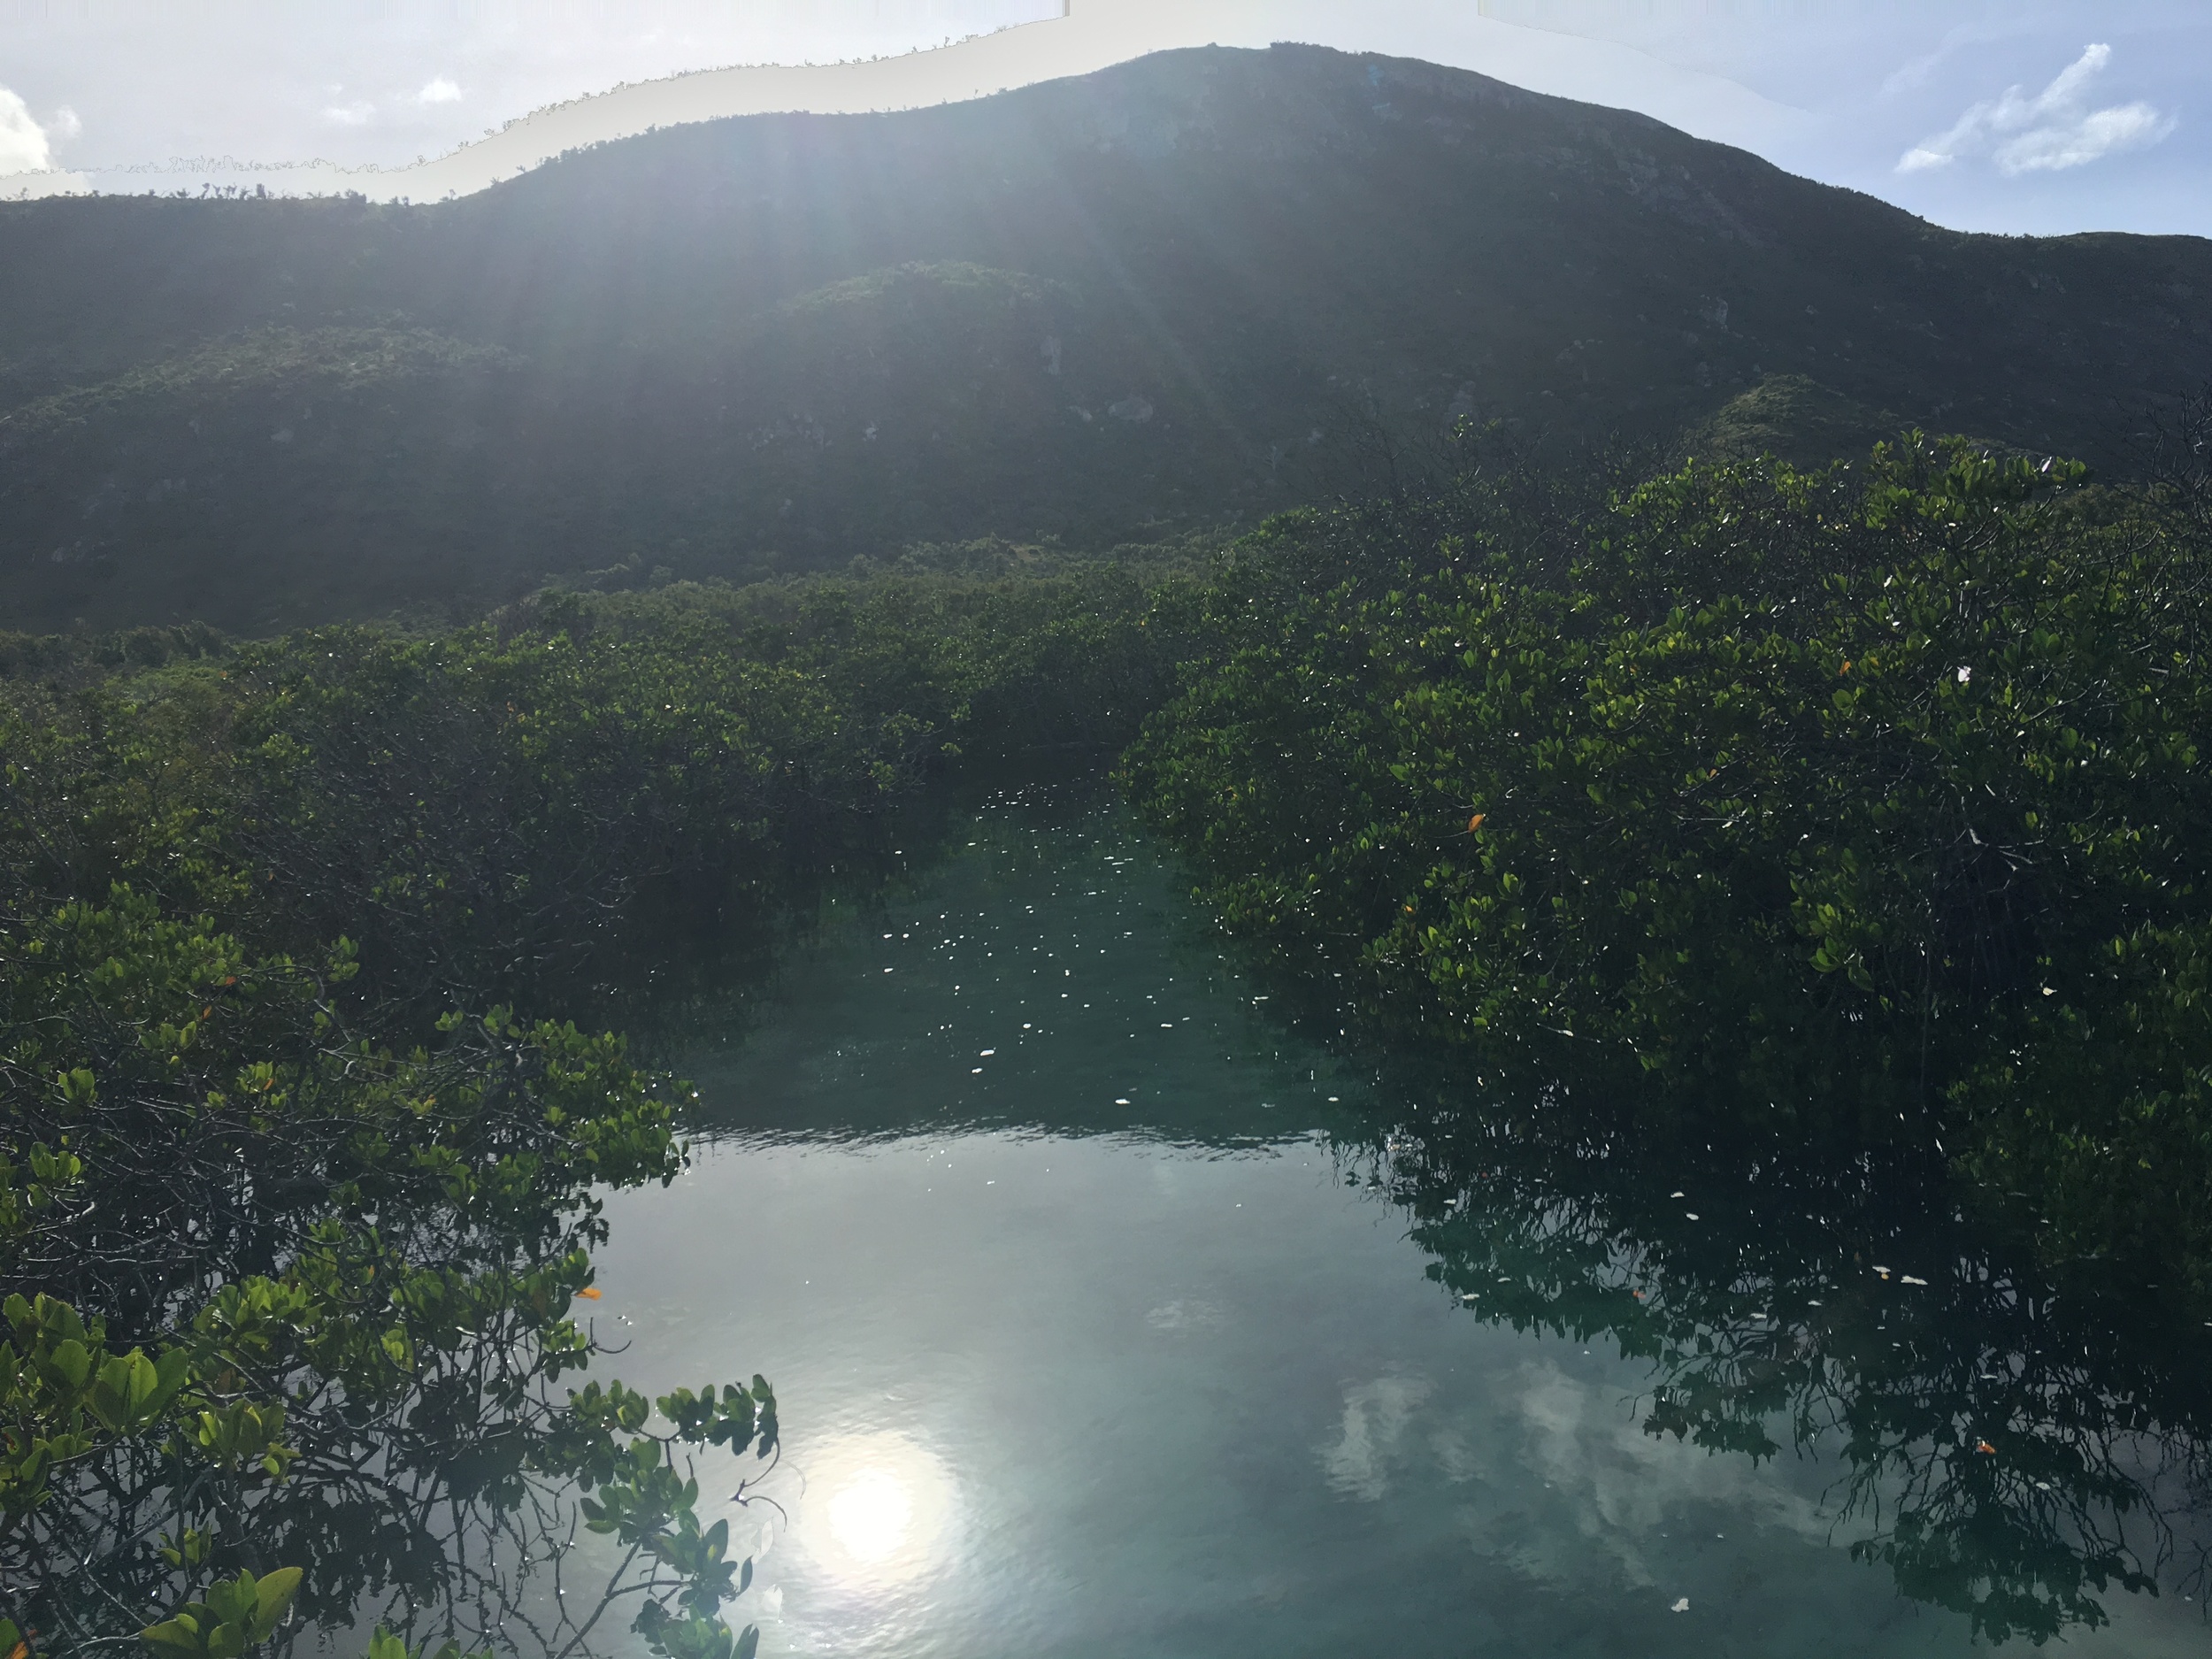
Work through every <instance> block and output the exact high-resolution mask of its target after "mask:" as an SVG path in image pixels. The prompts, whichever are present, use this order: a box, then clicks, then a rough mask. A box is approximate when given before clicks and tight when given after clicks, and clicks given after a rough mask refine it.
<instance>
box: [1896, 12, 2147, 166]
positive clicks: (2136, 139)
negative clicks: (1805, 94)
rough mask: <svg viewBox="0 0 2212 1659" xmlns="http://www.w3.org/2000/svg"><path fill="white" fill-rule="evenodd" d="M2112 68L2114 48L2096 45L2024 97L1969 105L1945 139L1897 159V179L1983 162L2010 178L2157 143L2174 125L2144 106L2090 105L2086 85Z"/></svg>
mask: <svg viewBox="0 0 2212 1659" xmlns="http://www.w3.org/2000/svg"><path fill="white" fill-rule="evenodd" d="M2111 61H2112V48H2110V47H2109V46H2106V45H2102V44H2097V45H2092V46H2089V47H2087V48H2085V50H2083V52H2082V55H2081V56H2080V57H2079V58H2076V59H2075V60H2074V61H2073V62H2072V63H2070V64H2069V65H2067V66H2066V67H2065V68H2064V69H2063V70H2062V71H2060V72H2059V73H2058V75H2057V77H2056V78H2055V80H2053V81H2052V82H2051V84H2050V85H2049V86H2047V87H2046V88H2043V90H2042V91H2040V92H2039V93H2037V94H2036V95H2035V96H2033V97H2029V96H2026V95H2025V94H2024V93H2023V92H2022V91H2021V89H2020V88H2018V87H2008V88H2006V89H2005V93H2004V96H2002V97H1999V98H1991V99H1985V100H1984V101H1983V102H1982V103H1979V104H1975V105H1974V106H1973V107H1972V108H1971V109H1970V110H1968V111H1966V113H1965V114H1963V115H1962V116H1960V117H1959V119H1957V120H1956V121H1955V122H1954V123H1953V124H1952V126H1951V127H1950V130H1949V131H1947V132H1942V133H1938V134H1935V135H1934V136H1932V137H1930V138H1924V139H1922V140H1921V141H1920V142H1918V143H1917V144H1916V145H1914V146H1913V147H1912V148H1911V149H1910V150H1907V151H1906V152H1905V153H1904V155H1903V156H1902V157H1900V158H1899V160H1898V163H1897V171H1898V172H1900V173H1924V172H1926V171H1927V170H1929V169H1930V168H1933V167H1947V166H1948V165H1951V163H1953V162H1954V161H1957V160H1960V159H1962V158H1963V157H1973V156H1987V157H1990V158H1991V159H1992V160H1993V161H1994V162H1995V163H1996V164H1997V171H1998V172H2000V173H2004V174H2005V175H2006V176H2008V177H2016V176H2017V175H2018V174H2020V173H2055V172H2058V171H2060V170H2061V169H2063V168H2067V167H2079V166H2083V165H2086V164H2087V163H2089V162H2093V161H2096V160H2099V159H2101V157H2106V156H2111V155H2117V154H2118V153H2119V152H2120V151H2122V150H2140V149H2141V148H2143V147H2144V146H2145V145H2147V144H2155V143H2156V142H2158V141H2159V140H2160V139H2162V138H2163V137H2165V136H2166V134H2169V133H2170V132H2172V131H2173V130H2174V122H2173V118H2172V117H2171V116H2169V115H2165V114H2162V112H2161V111H2158V110H2157V109H2155V108H2154V107H2153V106H2152V105H2150V104H2145V103H2142V102H2140V101H2138V102H2136V103H2133V104H2111V105H2108V107H2106V108H2104V109H2101V110H2093V109H2090V108H2088V107H2087V105H2088V96H2087V95H2088V89H2089V83H2090V82H2091V81H2093V80H2094V79H2095V78H2096V77H2097V76H2098V75H2100V74H2101V73H2103V72H2104V68H2105V66H2106V65H2108V64H2109V63H2110V62H2111Z"/></svg>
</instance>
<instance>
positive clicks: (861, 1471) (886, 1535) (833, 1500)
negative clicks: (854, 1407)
mask: <svg viewBox="0 0 2212 1659" xmlns="http://www.w3.org/2000/svg"><path fill="white" fill-rule="evenodd" d="M806 1475H807V1486H806V1496H805V1498H804V1500H803V1509H802V1511H801V1514H800V1517H799V1526H798V1529H797V1532H796V1534H795V1536H796V1537H797V1538H798V1539H799V1540H800V1541H802V1542H803V1544H804V1545H805V1547H806V1550H807V1553H808V1554H809V1555H811V1556H812V1557H814V1559H815V1560H816V1561H818V1563H821V1565H822V1566H823V1567H824V1568H825V1569H826V1571H828V1572H830V1573H831V1574H833V1576H835V1577H836V1578H839V1579H841V1580H843V1581H844V1582H846V1583H847V1584H849V1585H850V1586H852V1587H854V1588H856V1589H867V1588H873V1587H877V1586H891V1585H894V1584H898V1583H902V1582H904V1581H906V1580H909V1579H912V1578H917V1577H918V1576H920V1575H921V1574H922V1573H924V1572H926V1571H929V1570H930V1569H931V1568H932V1567H933V1566H934V1565H936V1564H937V1563H939V1562H940V1561H941V1559H942V1557H943V1556H944V1555H945V1554H946V1552H947V1550H948V1549H949V1546H950V1544H951V1541H952V1540H951V1533H952V1525H951V1523H952V1519H953V1511H954V1508H955V1503H954V1498H955V1493H954V1488H953V1481H952V1475H951V1472H950V1471H949V1470H948V1469H947V1468H946V1466H945V1464H944V1462H943V1460H942V1459H941V1458H939V1457H938V1456H936V1455H934V1454H933V1453H932V1452H930V1451H928V1450H926V1448H923V1447H922V1446H920V1445H919V1444H918V1443H917V1442H916V1441H914V1440H910V1439H909V1438H908V1437H907V1436H905V1435H903V1434H899V1433H895V1432H879V1433H870V1434H853V1435H845V1436H841V1437H840V1438H838V1439H836V1440H832V1441H829V1442H828V1443H827V1444H826V1445H824V1446H822V1447H821V1448H819V1449H818V1450H816V1451H814V1452H813V1453H812V1454H811V1455H809V1456H808V1457H807V1459H806Z"/></svg>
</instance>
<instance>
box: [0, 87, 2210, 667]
mask: <svg viewBox="0 0 2212 1659" xmlns="http://www.w3.org/2000/svg"><path fill="white" fill-rule="evenodd" d="M0 295H4V296H5V298H6V303H5V304H4V305H0V409H4V410H5V411H6V412H5V413H4V415H0V626H8V627H17V628H47V627H53V626H67V625H69V624H71V623H73V622H77V621H81V622H83V623H84V624H86V625H87V626H119V625H122V624H126V623H139V622H170V621H178V620H184V619H188V618H201V619H205V620H208V621H211V622H213V623H215V624H217V625H218V626H222V627H226V628H229V629H233V630H237V631H243V632H261V631H267V630H270V629H274V628H278V627H282V626H290V625H293V624H296V623H299V622H303V621H311V620H317V619H322V618H335V617H345V616H361V615H374V614H382V613H388V612H392V611H404V610H410V609H412V610H416V611H433V612H434V611H465V610H468V609H472V608H475V607H479V606H480V605H482V604H484V603H488V602H491V601H495V600H497V599H500V598H503V597H505V596H507V595H511V594H512V593H514V592H516V591H518V590H519V589H520V588H525V587H527V586H530V585H534V584H535V583H537V582H539V581H541V580H544V579H545V578H546V577H548V576H549V575H564V574H565V575H573V574H575V573H577V572H585V571H590V570H603V569H605V568H608V567H611V566H616V565H630V566H634V567H636V568H640V569H646V570H650V569H653V568H656V567H665V568H666V569H667V570H669V571H671V572H673V573H675V574H678V575H687V576H704V575H710V574H725V575H730V576H739V577H741V576H749V575H757V574H759V573H763V572H771V571H776V570H789V569H801V568H820V567H826V566H834V565H841V564H843V563H844V562H846V561H849V559H851V558H852V557H855V556H856V555H863V554H878V553H886V552H894V551H895V550H897V549H899V548H900V547H902V546H904V545H907V544H910V543H914V542H918V541H957V540H963V539H969V538H979V537H984V536H1000V537H1005V538H1009V539H1012V540H1016V541H1031V542H1053V541H1056V542H1057V543H1058V544H1059V545H1060V546H1063V547H1064V548H1068V549H1077V550H1082V549H1098V548H1104V547H1109V546H1111V545H1114V544H1116V543H1118V542H1124V541H1133V540H1148V541H1156V540H1161V539H1164V538H1166V537H1169V536H1172V535H1175V534H1180V533H1183V532H1186V531H1188V530H1192V529H1194V528H1202V527H1205V526H1221V525H1225V524H1226V525H1235V524H1248V523H1250V522H1252V521H1253V520H1254V519H1256V518H1257V517H1259V516H1261V515H1263V514H1264V513H1266V512H1268V511H1273V510H1275V509H1278V508H1280V507H1283V506H1286V505H1288V504H1291V503H1294V502H1296V501H1298V500H1301V499H1305V498H1309V497H1310V496H1312V495H1316V494H1317V493H1324V492H1326V491H1328V490H1330V489H1333V488H1339V487H1340V486H1341V485H1342V483H1343V482H1344V480H1347V479H1348V478H1350V477H1352V476H1355V475H1356V473H1357V472H1358V471H1359V469H1361V468H1363V467H1367V466H1371V465H1372V464H1373V463H1374V461H1375V458H1376V456H1377V455H1378V453H1379V452H1380V450H1381V449H1383V448H1384V447H1385V446H1384V445H1383V443H1382V440H1383V439H1384V438H1385V437H1387V438H1388V439H1389V441H1390V442H1392V443H1395V444H1399V445H1403V444H1407V443H1413V444H1418V443H1421V442H1426V441H1428V440H1431V439H1433V438H1434V437H1436V436H1437V435H1438V434H1440V433H1442V432H1443V431H1444V430H1446V429H1447V428H1448V426H1450V425H1451V424H1452V422H1454V421H1455V419H1458V418H1459V417H1462V416H1473V417H1477V418H1480V419H1488V418H1493V417H1495V418H1500V419H1510V420H1516V421H1519V422H1521V423H1523V425H1524V426H1525V429H1526V430H1528V431H1530V432H1531V433H1532V434H1548V435H1549V436H1550V437H1551V438H1552V439H1553V440H1554V441H1573V440H1578V439H1581V438H1587V437H1594V436H1598V435H1601V434H1605V433H1607V432H1610V431H1616V430H1619V431H1627V432H1632V433H1650V434H1673V433H1678V432H1685V431H1688V432H1694V433H1701V434H1706V435H1707V436H1708V437H1709V439H1710V440H1711V442H1714V444H1715V445H1716V447H1718V448H1723V449H1724V448H1727V447H1729V446H1730V445H1731V444H1739V445H1740V444H1741V443H1744V442H1761V441H1763V439H1762V436H1761V434H1766V433H1770V432H1773V433H1778V434H1780V436H1781V438H1782V440H1783V442H1782V447H1789V445H1791V444H1793V443H1797V442H1800V441H1801V440H1802V441H1804V442H1813V443H1814V444H1815V447H1817V445H1818V443H1819V442H1821V437H1820V433H1821V432H1823V431H1824V432H1826V433H1827V434H1829V435H1830V436H1833V437H1837V438H1838V439H1840V436H1841V435H1842V434H1848V435H1849V436H1850V437H1851V439H1852V441H1853V442H1854V443H1855V442H1856V441H1857V439H1858V438H1859V437H1860V436H1861V435H1863V429H1864V428H1865V427H1866V426H1867V423H1868V422H1869V421H1871V420H1877V419H1878V421H1880V422H1884V423H1886V422H1888V421H1890V420H1895V421H1898V422H1916V423H1921V424H1924V425H1928V426H1936V427H1941V428H1944V429H1955V430H1967V431H1971V432H1974V433H1976V434H1980V435H1983V436H1986V437H1989V438H1992V439H1995V440H1999V441H2001V442H2007V443H2010V444H2015V445H2017V446H2019V447H2022V448H2024V449H2056V450H2062V451H2068V452H2071V453H2077V454H2080V455H2083V456H2085V457H2086V458H2089V459H2091V460H2093V461H2095V462H2099V463H2102V464H2105V465H2123V464H2124V458H2125V452H2124V443H2123V440H2124V434H2125V427H2126V423H2125V420H2124V419H2123V417H2124V415H2125V414H2126V413H2127V412H2128V411H2131V410H2134V409H2137V408H2139V407H2140V406H2141V405H2142V404H2143V403H2145V402H2146V401H2147V400H2149V399H2153V398H2155V397H2158V396H2162V395H2166V394H2170V393H2175V392H2179V391H2184V390H2188V389H2193V388H2195V387H2197V386H2199V385H2200V384H2202V383H2203V382H2205V381H2206V380H2208V378H2212V320H2208V309H2207V302H2208V300H2212V242H2205V241H2203V240H2200V239H2196V238H2185V237H2166V238H2150V237H2135V236H2119V235H2086V236H2071V237H2064V238H2056V239H2041V240H2039V239H2026V238H2008V237H1992V236H1974V235H1966V234H1958V233H1955V232H1950V231H1946V230H1942V229H1939V228H1938V227H1933V226H1931V225H1928V224H1926V223H1924V222H1923V221H1921V220H1919V219H1914V218H1912V217H1911V216H1910V215H1909V214H1906V213H1904V212H1902V211H1899V210H1897V209H1895V208H1893V207H1890V206H1887V205H1886V204H1882V203H1880V202H1878V201H1875V200H1873V199H1872V198H1870V197H1867V196H1861V195H1858V194H1855V193H1853V192H1850V191H1845V190H1839V189H1835V188H1830V187H1827V186H1823V185H1818V184H1814V183H1811V182H1809V181H1808V180H1802V179H1798V178H1793V177H1792V176H1790V175H1788V174H1786V173H1782V172H1780V171H1779V170H1778V169H1776V168H1774V167H1772V166H1770V165H1767V164H1766V163H1764V162H1763V161H1760V160H1759V159H1757V158H1756V157H1753V156H1749V155H1747V154H1745V153H1743V152H1741V151H1739V150H1731V149H1728V148H1726V147H1724V146H1721V145H1716V144H1711V143H1707V142H1701V141H1699V140H1695V139H1692V138H1690V137H1688V136H1686V135H1685V134H1681V133H1678V132H1676V131H1674V130H1672V129H1671V128H1668V127H1663V126H1661V125H1659V124H1658V123H1656V122H1654V121H1652V120H1649V119H1646V118H1643V117H1641V116H1637V115H1632V114H1627V113H1624V112H1621V111H1612V110H1606V109H1600V108H1596V107H1593V106H1590V105H1586V104H1574V103H1571V102H1567V101H1564V100H1561V99H1556V98H1550V97H1545V96H1539V95H1536V94H1532V93H1528V92H1524V91H1521V90H1518V89H1517V88H1512V87H1509V86H1507V85H1504V84H1502V83H1501V82H1498V81H1491V80H1488V79H1486V78H1485V77H1483V76H1480V75H1476V74H1471V73H1463V72H1461V71H1455V70H1447V69H1440V68H1437V67H1434V66H1432V65H1425V64H1421V63H1416V62H1409V61H1404V60H1397V59H1387V58H1367V57H1356V56H1348V55H1344V54H1340V53H1336V52H1332V51H1326V50H1320V49H1317V48H1306V47H1295V46H1284V47H1278V48H1275V49H1273V50H1267V51H1233V50H1210V49H1209V50H1190V51H1178V52H1170V53H1164V54H1161V55H1158V56H1156V57H1153V58H1144V59H1141V60H1139V61H1137V62H1134V63H1131V64H1127V65H1122V66H1120V67H1118V68H1115V69H1111V70H1109V71H1105V72H1103V73H1098V74H1094V75H1090V76H1086V77H1083V78H1081V79H1078V80H1071V81H1057V82H1050V83H1046V84H1042V85H1038V86H1033V87H1028V88H1023V89H1021V90H1019V91H1015V92H1010V93H1004V94H1001V95H999V96H995V97H990V98H985V99H980V100H978V101H976V102H973V103H969V104H956V105H946V106H943V107H940V108H935V109H926V110H918V111H907V112H903V113H899V114H887V115H873V116H804V115H785V116H754V117H746V118H742V119H733V120H727V121H719V122H710V123H703V124H700V125H696V126H690V127H677V128H671V129H667V130H664V131H660V132H657V133H652V134H646V135H644V136H642V137H639V138H635V139H630V140H626V141H623V142H619V143H614V144H609V145H605V146H603V147H600V148H597V149H594V150H584V151H579V152H576V153H573V154H571V155H569V156H566V157H563V158H561V159H559V160H557V161H556V162H553V163H550V164H549V165H545V166H543V167H541V168H539V169H537V170H535V171H533V172H531V173H526V174H524V175H522V176H519V177H518V178H516V179H514V180H511V181H509V182H506V183H503V184H501V185H498V186H496V187H495V188H491V189H489V190H487V191H484V192H482V193H480V194H479V195H476V196H469V197H465V198H461V199H458V200H454V201H449V202H446V203H442V204H433V205H418V206H403V205H402V206H373V205H371V204H367V203H365V202H363V201H361V200H359V199H357V198H340V199H329V200H310V201H279V200H273V199H272V200H261V199H253V198H246V199H227V200H214V199H209V200H190V201H187V200H179V199H159V198H152V197H136V198H125V197H96V198H89V199H82V198H78V199H69V198H65V199H58V200H50V201H43V202H36V203H28V204H15V205H10V206H7V207H5V208H0ZM1747 396H1748V400H1749V401H1748V402H1746V401H1745V400H1746V398H1747ZM1791 411H1809V419H1812V420H1813V422H1814V425H1815V427H1816V428H1817V430H1816V431H1814V432H1813V433H1812V434H1811V436H1810V437H1808V436H1807V435H1806V434H1805V433H1803V432H1801V431H1800V430H1799V429H1798V428H1797V427H1794V426H1789V422H1790V421H1791V420H1792V419H1794V417H1793V415H1792V414H1791ZM1778 421H1779V422H1780V423H1782V424H1781V425H1780V426H1777V424H1776V423H1777V422H1778ZM1820 423H1826V424H1825V426H1821V424H1820ZM1785 428H1786V429H1785Z"/></svg>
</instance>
